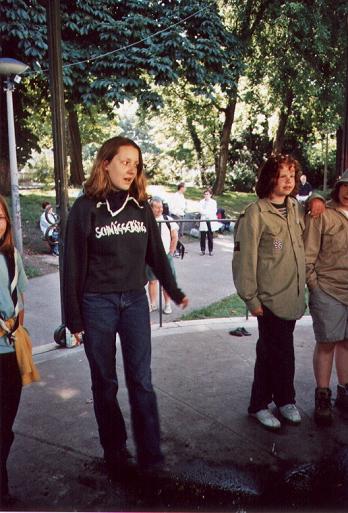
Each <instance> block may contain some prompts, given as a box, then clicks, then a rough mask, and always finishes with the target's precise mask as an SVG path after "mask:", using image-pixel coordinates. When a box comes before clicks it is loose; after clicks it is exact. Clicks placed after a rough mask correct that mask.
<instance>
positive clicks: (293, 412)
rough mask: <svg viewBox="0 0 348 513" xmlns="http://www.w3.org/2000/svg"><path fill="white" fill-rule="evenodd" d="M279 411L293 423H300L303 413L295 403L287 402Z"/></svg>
mask: <svg viewBox="0 0 348 513" xmlns="http://www.w3.org/2000/svg"><path fill="white" fill-rule="evenodd" d="M279 411H280V413H281V415H282V416H283V417H284V419H286V420H287V421H288V422H290V423H291V424H299V423H300V422H301V415H300V412H299V411H298V409H297V408H296V406H295V405H294V404H285V405H284V406H280V408H279Z"/></svg>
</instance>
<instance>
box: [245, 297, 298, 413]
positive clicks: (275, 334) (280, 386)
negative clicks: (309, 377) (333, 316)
mask: <svg viewBox="0 0 348 513" xmlns="http://www.w3.org/2000/svg"><path fill="white" fill-rule="evenodd" d="M257 322H258V325H259V339H258V341H257V344H256V362H255V369H254V382H253V386H252V391H251V399H250V406H249V413H256V412H257V411H258V410H263V409H265V408H267V405H268V404H269V403H271V402H272V401H274V403H275V404H276V405H277V406H278V407H279V406H284V405H285V404H289V403H295V388H294V375H295V354H294V340H293V332H294V328H295V323H296V321H288V320H284V319H280V318H279V317H277V316H276V315H274V314H273V313H272V312H271V310H269V309H268V308H266V307H265V306H264V305H263V316H260V317H258V318H257Z"/></svg>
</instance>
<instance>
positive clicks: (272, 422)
mask: <svg viewBox="0 0 348 513" xmlns="http://www.w3.org/2000/svg"><path fill="white" fill-rule="evenodd" d="M250 415H251V416H252V417H255V419H257V420H258V421H259V422H260V423H261V424H262V425H263V426H265V427H266V428H268V429H280V427H281V424H280V422H279V420H278V419H277V417H275V416H274V415H273V413H272V412H271V410H269V409H268V408H266V409H265V410H259V411H257V412H256V413H250Z"/></svg>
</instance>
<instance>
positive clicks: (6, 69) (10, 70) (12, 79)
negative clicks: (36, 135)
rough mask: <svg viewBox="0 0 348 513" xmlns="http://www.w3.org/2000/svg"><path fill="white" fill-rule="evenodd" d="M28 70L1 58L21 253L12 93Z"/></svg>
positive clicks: (20, 240) (14, 218)
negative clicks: (22, 74)
mask: <svg viewBox="0 0 348 513" xmlns="http://www.w3.org/2000/svg"><path fill="white" fill-rule="evenodd" d="M27 68H28V66H27V65H26V64H24V63H23V62H20V61H17V60H16V59H11V58H7V57H2V58H0V75H5V76H6V77H7V78H6V80H5V91H6V104H7V127H8V146H9V157H10V176H11V202H12V222H13V234H14V239H15V245H16V247H17V249H18V251H19V252H20V253H23V238H22V223H21V207H20V201H19V187H18V168H17V153H16V136H15V126H14V114H13V98H12V92H13V90H14V88H15V84H19V82H20V81H21V78H20V76H19V75H20V74H21V73H23V72H24V71H25V70H26V69H27Z"/></svg>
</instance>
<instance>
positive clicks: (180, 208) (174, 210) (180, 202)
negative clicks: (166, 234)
mask: <svg viewBox="0 0 348 513" xmlns="http://www.w3.org/2000/svg"><path fill="white" fill-rule="evenodd" d="M185 212H186V200H185V196H184V195H183V194H181V192H179V191H177V192H176V193H175V194H174V196H173V197H172V199H171V202H170V213H171V214H174V215H175V216H184V215H185Z"/></svg>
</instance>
